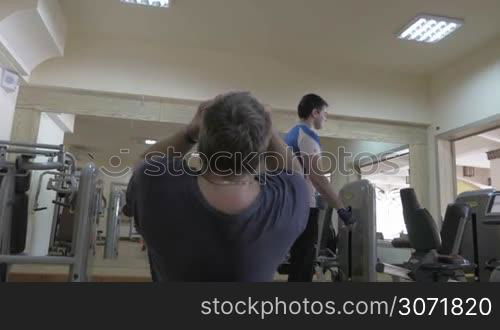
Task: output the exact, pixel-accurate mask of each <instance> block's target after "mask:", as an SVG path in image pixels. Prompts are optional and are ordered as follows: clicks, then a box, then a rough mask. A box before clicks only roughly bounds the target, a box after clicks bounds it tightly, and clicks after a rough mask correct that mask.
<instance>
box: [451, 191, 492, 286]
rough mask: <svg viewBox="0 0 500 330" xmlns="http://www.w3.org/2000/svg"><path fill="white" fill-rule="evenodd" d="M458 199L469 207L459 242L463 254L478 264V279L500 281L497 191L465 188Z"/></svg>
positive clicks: (476, 271)
mask: <svg viewBox="0 0 500 330" xmlns="http://www.w3.org/2000/svg"><path fill="white" fill-rule="evenodd" d="M457 201H458V202H461V203H464V204H466V205H468V207H469V208H470V210H471V215H470V218H471V220H470V221H469V223H468V224H467V226H466V227H465V234H464V240H463V242H462V245H461V251H462V255H463V256H464V257H466V258H468V259H470V260H474V263H475V264H477V268H476V270H475V276H476V280H477V281H480V282H488V281H496V282H498V281H500V191H495V190H491V189H490V190H481V191H473V192H466V193H463V194H461V195H459V196H458V198H457Z"/></svg>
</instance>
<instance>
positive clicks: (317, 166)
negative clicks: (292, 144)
mask: <svg viewBox="0 0 500 330" xmlns="http://www.w3.org/2000/svg"><path fill="white" fill-rule="evenodd" d="M299 149H300V151H301V156H302V159H303V164H304V170H305V172H304V173H306V175H307V176H308V177H309V180H311V183H312V184H313V186H314V188H315V189H316V190H317V191H318V192H319V193H320V194H321V197H323V198H324V199H325V200H326V202H327V203H328V205H330V207H333V208H335V209H337V213H338V215H339V217H340V219H341V220H342V221H343V222H344V223H345V224H346V225H351V224H353V223H354V222H355V220H354V219H353V217H352V209H351V207H346V206H345V205H344V203H343V202H342V200H341V199H340V197H339V195H338V194H337V193H336V192H335V191H334V190H333V187H332V185H331V183H330V182H329V181H328V179H327V178H326V177H325V174H326V173H324V172H323V170H322V168H321V150H320V149H319V147H318V144H317V143H316V142H315V141H314V140H313V139H308V138H305V139H303V140H302V141H301V142H300V144H299Z"/></svg>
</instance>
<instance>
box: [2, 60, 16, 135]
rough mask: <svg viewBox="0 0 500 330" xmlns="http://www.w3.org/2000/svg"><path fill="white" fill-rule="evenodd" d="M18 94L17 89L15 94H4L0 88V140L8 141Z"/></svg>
mask: <svg viewBox="0 0 500 330" xmlns="http://www.w3.org/2000/svg"><path fill="white" fill-rule="evenodd" d="M2 70H3V69H2V68H0V76H1V75H2ZM18 92H19V89H17V90H16V91H15V92H6V91H5V90H4V89H3V88H1V87H0V117H1V119H0V140H10V135H11V133H12V125H13V122H14V112H15V110H16V99H17V94H18Z"/></svg>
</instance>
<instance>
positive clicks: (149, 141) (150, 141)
mask: <svg viewBox="0 0 500 330" xmlns="http://www.w3.org/2000/svg"><path fill="white" fill-rule="evenodd" d="M144 143H145V144H147V145H148V146H152V145H155V144H157V143H158V141H156V140H150V139H147V140H144Z"/></svg>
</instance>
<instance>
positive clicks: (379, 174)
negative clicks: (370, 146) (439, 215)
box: [359, 148, 410, 240]
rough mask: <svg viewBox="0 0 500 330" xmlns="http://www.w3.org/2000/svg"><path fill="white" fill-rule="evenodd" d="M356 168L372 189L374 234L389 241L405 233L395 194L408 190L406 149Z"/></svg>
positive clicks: (401, 206) (398, 200) (398, 198)
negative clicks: (375, 214) (375, 231)
mask: <svg viewBox="0 0 500 330" xmlns="http://www.w3.org/2000/svg"><path fill="white" fill-rule="evenodd" d="M359 168H360V172H361V178H362V179H363V180H368V181H370V183H372V184H373V185H374V186H375V193H376V199H377V211H376V212H377V232H379V233H382V234H383V236H384V238H385V239H389V240H391V239H394V238H397V237H399V236H400V234H401V233H406V226H405V222H404V218H403V205H402V203H401V197H400V193H399V191H400V190H401V189H404V188H409V187H410V184H409V175H410V157H409V150H408V149H407V148H405V149H403V150H400V151H398V152H396V153H390V154H386V155H383V156H380V157H379V159H378V160H376V161H374V162H371V163H368V164H362V165H361V166H360V167H359Z"/></svg>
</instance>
